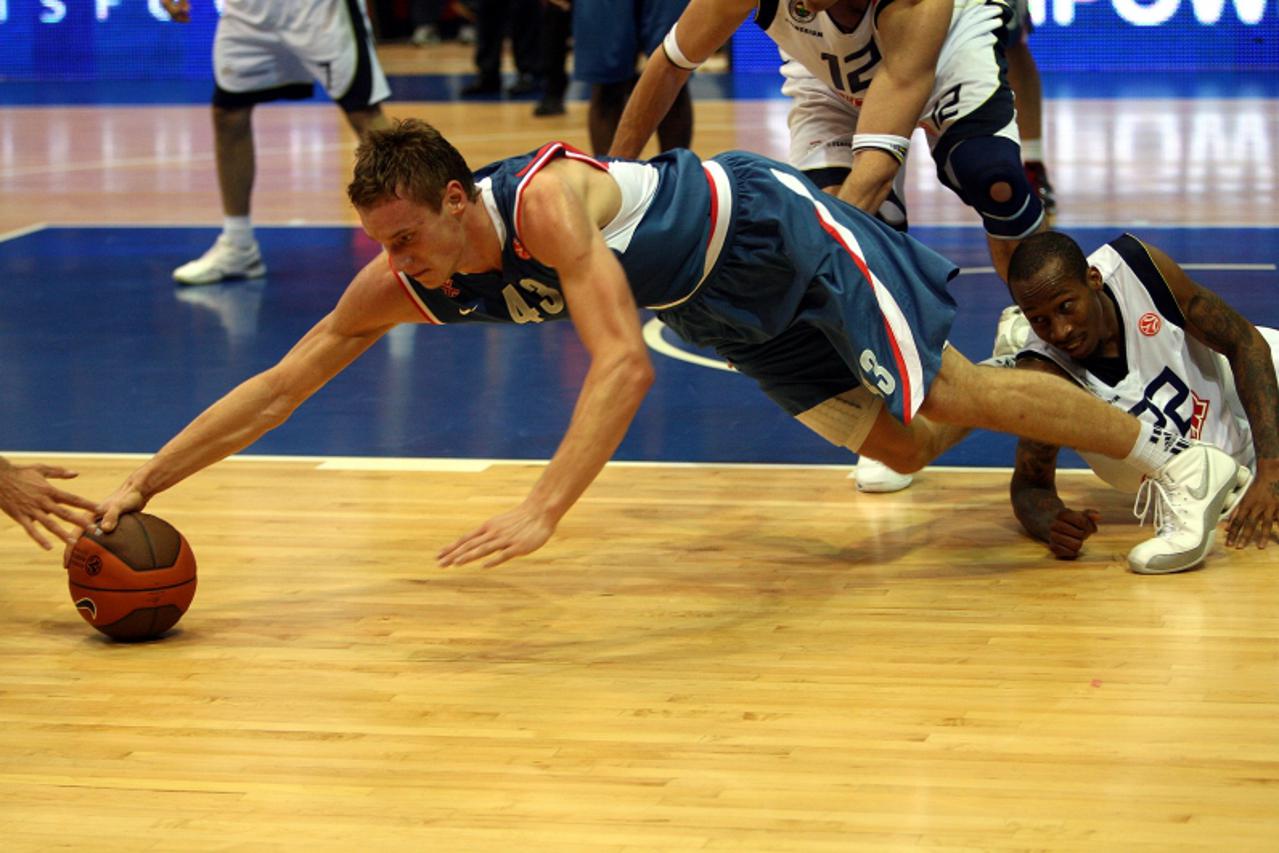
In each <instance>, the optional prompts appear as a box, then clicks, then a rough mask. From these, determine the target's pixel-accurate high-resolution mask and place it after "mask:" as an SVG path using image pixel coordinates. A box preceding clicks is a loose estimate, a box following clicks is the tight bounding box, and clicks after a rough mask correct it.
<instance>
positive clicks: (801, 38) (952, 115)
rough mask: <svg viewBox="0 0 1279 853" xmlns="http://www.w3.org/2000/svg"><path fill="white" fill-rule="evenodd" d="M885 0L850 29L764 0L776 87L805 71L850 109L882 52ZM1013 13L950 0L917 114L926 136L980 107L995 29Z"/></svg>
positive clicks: (989, 77) (998, 5)
mask: <svg viewBox="0 0 1279 853" xmlns="http://www.w3.org/2000/svg"><path fill="white" fill-rule="evenodd" d="M891 2H892V0H870V3H869V5H868V6H867V8H866V13H865V14H864V15H863V16H862V19H861V21H860V22H859V23H858V24H857V26H856V27H854V28H853V30H852V31H851V32H844V30H843V29H841V28H840V27H839V25H837V24H836V23H835V22H834V21H833V20H831V17H830V15H828V14H827V13H826V12H816V13H814V12H811V11H809V10H808V9H807V8H806V7H805V6H804V4H803V2H802V0H765V1H764V2H761V3H760V4H759V8H758V10H757V13H756V17H755V20H756V23H758V24H759V26H760V27H761V28H763V29H764V31H765V32H766V33H768V36H769V38H771V39H772V40H773V41H775V42H777V45H778V47H780V48H781V51H782V58H783V59H784V60H787V61H786V62H785V63H784V64H783V66H782V75H783V77H786V78H787V81H786V82H785V83H784V84H783V86H782V91H783V93H785V94H787V95H791V94H793V93H792V92H791V91H788V88H793V86H794V85H795V83H798V82H801V81H802V80H803V79H804V78H807V77H810V76H811V77H812V78H816V79H817V80H819V81H821V83H822V84H824V85H825V86H828V87H829V88H830V90H831V91H832V92H834V93H835V94H836V95H838V96H839V97H841V98H843V99H844V100H845V101H847V102H848V103H849V104H851V105H852V106H854V107H856V108H860V107H861V103H862V99H863V98H864V97H865V96H866V89H867V88H868V87H869V86H870V82H871V80H872V79H874V77H875V72H876V71H878V70H879V66H880V60H881V59H882V52H881V49H880V44H879V33H878V30H877V28H876V24H875V22H876V19H877V17H878V15H879V13H880V11H882V10H883V9H884V8H885V7H887V6H888V5H889V4H890V3H891ZM1011 17H1012V10H1011V8H1010V7H1009V6H1008V5H1007V4H1006V3H1005V2H1004V0H955V9H954V13H953V14H952V16H951V19H950V30H949V32H948V33H947V35H946V40H945V42H944V43H943V44H942V49H941V54H940V55H939V56H938V60H937V76H936V79H935V81H934V83H933V91H932V94H931V95H930V96H929V99H928V102H927V103H926V104H925V106H924V110H923V113H922V114H921V115H920V117H919V124H920V126H922V127H923V128H924V129H925V130H926V131H928V132H929V135H930V137H934V138H935V137H936V136H938V135H940V134H941V133H942V132H943V131H944V130H945V128H946V127H947V126H948V125H949V124H951V123H952V122H953V121H954V120H955V119H956V118H959V117H962V116H964V115H967V114H968V113H970V112H972V111H973V110H974V109H976V108H977V107H979V106H981V105H982V104H983V103H985V102H986V100H987V99H988V98H989V97H990V95H991V94H992V93H993V92H994V91H995V90H997V89H998V88H999V86H1000V69H999V65H998V62H997V61H996V56H995V43H996V36H997V34H1001V33H1002V32H1003V28H1004V27H1005V26H1006V25H1007V24H1008V22H1009V21H1010V20H1011Z"/></svg>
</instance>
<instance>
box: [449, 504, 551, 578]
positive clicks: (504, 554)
mask: <svg viewBox="0 0 1279 853" xmlns="http://www.w3.org/2000/svg"><path fill="white" fill-rule="evenodd" d="M554 532H555V521H554V520H552V518H551V516H550V515H549V514H548V513H546V512H543V511H541V510H538V509H535V508H533V507H530V506H529V505H528V504H527V503H524V504H521V505H520V506H518V507H516V508H515V509H513V510H511V511H510V512H504V513H502V514H501V515H495V516H493V517H492V518H490V519H489V520H488V521H486V522H484V523H483V524H481V525H480V526H479V527H477V528H476V529H475V530H473V531H471V532H470V533H468V534H466V535H465V536H463V537H462V538H460V539H458V540H457V541H456V542H454V543H453V544H452V545H450V546H448V547H447V548H444V549H443V550H441V551H440V553H439V554H437V555H436V561H437V562H438V563H439V565H440V566H461V565H465V564H466V563H470V562H473V561H475V560H479V559H481V558H483V557H488V556H489V555H493V557H492V559H489V560H487V561H485V563H484V568H486V569H488V568H492V567H493V566H496V565H498V564H499V563H505V562H506V561H507V560H509V559H511V558H512V557H521V556H523V555H525V554H531V553H532V552H534V551H536V550H537V549H538V548H541V547H542V546H543V545H545V544H546V542H547V540H548V539H550V538H551V534H552V533H554Z"/></svg>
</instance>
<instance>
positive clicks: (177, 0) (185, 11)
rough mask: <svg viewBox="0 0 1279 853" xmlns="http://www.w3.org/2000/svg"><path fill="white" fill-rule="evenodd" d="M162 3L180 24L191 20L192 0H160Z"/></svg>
mask: <svg viewBox="0 0 1279 853" xmlns="http://www.w3.org/2000/svg"><path fill="white" fill-rule="evenodd" d="M160 4H161V5H162V6H164V11H166V12H168V13H169V17H170V18H172V19H173V20H175V21H177V22H178V23H179V24H185V23H187V22H188V21H190V20H191V0H160Z"/></svg>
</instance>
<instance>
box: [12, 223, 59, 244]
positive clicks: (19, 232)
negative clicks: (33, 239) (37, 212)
mask: <svg viewBox="0 0 1279 853" xmlns="http://www.w3.org/2000/svg"><path fill="white" fill-rule="evenodd" d="M48 227H49V223H48V222H33V223H32V224H30V225H25V226H23V227H22V228H14V229H13V230H12V231H6V232H4V233H3V234H0V243H7V242H8V241H10V240H20V239H22V238H23V237H28V236H30V235H32V234H37V233H39V232H41V231H43V230H44V229H46V228H48Z"/></svg>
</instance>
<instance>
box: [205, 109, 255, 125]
mask: <svg viewBox="0 0 1279 853" xmlns="http://www.w3.org/2000/svg"><path fill="white" fill-rule="evenodd" d="M252 116H253V108H252V107H224V106H219V105H215V106H214V107H213V126H214V128H215V129H217V130H221V131H244V130H246V129H248V128H249V127H250V121H251V119H252Z"/></svg>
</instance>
